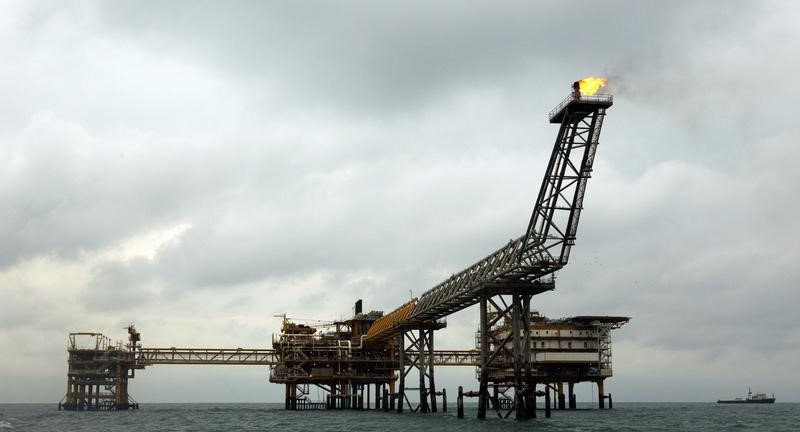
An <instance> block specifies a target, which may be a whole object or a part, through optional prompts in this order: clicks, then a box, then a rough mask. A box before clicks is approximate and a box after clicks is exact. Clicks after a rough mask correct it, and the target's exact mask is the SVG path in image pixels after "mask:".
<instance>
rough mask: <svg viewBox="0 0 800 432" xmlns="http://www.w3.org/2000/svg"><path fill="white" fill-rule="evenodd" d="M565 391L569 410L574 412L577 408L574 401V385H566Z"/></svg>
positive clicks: (572, 383)
mask: <svg viewBox="0 0 800 432" xmlns="http://www.w3.org/2000/svg"><path fill="white" fill-rule="evenodd" d="M567 390H568V393H569V409H571V410H574V409H576V408H577V406H576V405H577V403H576V400H575V383H574V382H572V381H570V382H569V384H568V385H567Z"/></svg>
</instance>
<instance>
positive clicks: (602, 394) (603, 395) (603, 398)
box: [597, 379, 606, 409]
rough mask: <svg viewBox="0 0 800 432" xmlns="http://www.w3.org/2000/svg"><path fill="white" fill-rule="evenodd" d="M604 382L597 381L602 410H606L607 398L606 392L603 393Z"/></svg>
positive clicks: (598, 399)
mask: <svg viewBox="0 0 800 432" xmlns="http://www.w3.org/2000/svg"><path fill="white" fill-rule="evenodd" d="M603 387H604V386H603V380H602V379H600V380H597V401H598V402H599V405H600V409H605V408H606V398H605V396H606V395H605V392H604V391H603V390H604V388H603Z"/></svg>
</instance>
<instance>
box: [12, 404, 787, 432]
mask: <svg viewBox="0 0 800 432" xmlns="http://www.w3.org/2000/svg"><path fill="white" fill-rule="evenodd" d="M448 408H449V411H448V412H447V413H441V412H440V413H437V414H420V413H408V412H405V413H403V414H397V413H394V412H388V413H387V412H382V411H366V410H365V411H350V410H335V411H324V410H321V411H285V410H284V409H283V404H147V403H143V404H141V409H139V410H130V411H118V412H114V411H111V412H109V411H100V412H71V411H58V407H57V405H56V404H2V405H0V432H8V431H135V432H147V431H159V432H161V431H293V432H322V431H336V432H346V431H404V432H409V431H410V432H423V431H425V432H427V431H437V432H438V431H458V432H471V431H503V432H506V431H523V430H525V431H530V430H536V431H556V430H558V431H759V432H764V431H800V404H796V403H775V404H772V405H717V404H715V403H622V402H614V409H610V410H609V409H606V410H599V409H597V408H596V407H594V406H589V405H588V404H585V405H581V404H578V408H579V409H577V410H574V411H569V410H567V411H553V415H552V417H551V418H545V416H544V411H543V410H539V411H538V418H535V419H530V420H525V421H516V420H513V419H510V418H509V419H499V418H497V416H496V414H495V413H494V412H489V413H487V417H488V418H487V419H486V420H478V419H477V418H476V413H477V407H476V406H474V404H470V405H467V406H466V407H465V418H463V419H459V418H458V417H456V413H455V406H454V405H453V404H451V406H449V407H448Z"/></svg>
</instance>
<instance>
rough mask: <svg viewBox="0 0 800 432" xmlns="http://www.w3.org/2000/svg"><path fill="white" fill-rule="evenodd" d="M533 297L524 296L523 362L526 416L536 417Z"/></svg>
mask: <svg viewBox="0 0 800 432" xmlns="http://www.w3.org/2000/svg"><path fill="white" fill-rule="evenodd" d="M531 297H533V296H532V295H528V294H525V295H523V296H522V361H523V367H524V371H525V392H524V394H525V396H524V397H525V416H526V417H527V418H535V417H536V382H535V381H534V379H533V373H532V370H531V364H532V363H533V357H532V356H533V354H532V348H531Z"/></svg>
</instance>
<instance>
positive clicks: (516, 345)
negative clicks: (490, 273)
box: [511, 294, 527, 419]
mask: <svg viewBox="0 0 800 432" xmlns="http://www.w3.org/2000/svg"><path fill="white" fill-rule="evenodd" d="M520 300H521V299H520V295H519V294H512V295H511V301H512V305H511V339H512V341H511V346H512V350H513V356H514V415H515V416H516V417H517V418H518V419H523V418H525V415H526V414H527V409H525V395H524V394H523V385H522V367H523V365H522V363H523V360H522V356H523V352H522V331H521V330H522V322H521V319H522V316H521V315H522V303H521V301H520Z"/></svg>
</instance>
